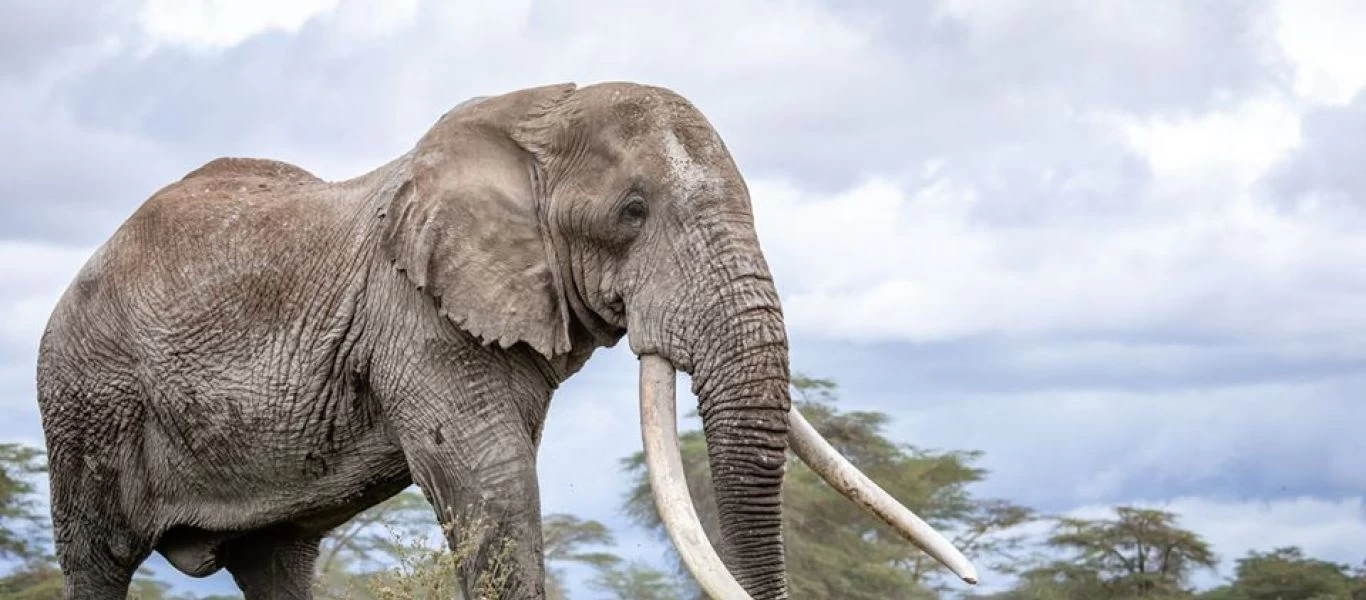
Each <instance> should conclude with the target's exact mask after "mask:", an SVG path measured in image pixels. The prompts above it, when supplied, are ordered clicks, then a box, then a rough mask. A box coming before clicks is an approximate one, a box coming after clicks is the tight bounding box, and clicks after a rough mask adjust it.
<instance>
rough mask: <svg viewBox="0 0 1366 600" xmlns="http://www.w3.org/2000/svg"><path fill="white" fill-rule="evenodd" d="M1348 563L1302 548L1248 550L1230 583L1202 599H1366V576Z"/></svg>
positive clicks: (1209, 592) (1240, 560) (1204, 595)
mask: <svg viewBox="0 0 1366 600" xmlns="http://www.w3.org/2000/svg"><path fill="white" fill-rule="evenodd" d="M1362 575H1363V574H1361V573H1353V572H1352V571H1351V569H1349V568H1348V566H1347V565H1343V564H1338V563H1333V562H1329V561H1326V560H1319V559H1316V558H1310V557H1307V556H1305V555H1304V552H1303V551H1302V550H1300V548H1299V547H1296V546H1289V547H1284V548H1276V549H1274V550H1271V551H1270V552H1257V551H1251V552H1248V554H1247V556H1244V557H1243V558H1240V559H1238V566H1237V568H1236V569H1235V570H1234V577H1233V580H1232V581H1231V582H1229V584H1228V585H1225V586H1221V587H1218V588H1215V589H1213V590H1210V591H1208V592H1206V593H1204V594H1202V595H1201V596H1200V598H1201V599H1202V600H1330V599H1332V600H1349V599H1350V600H1366V577H1362Z"/></svg>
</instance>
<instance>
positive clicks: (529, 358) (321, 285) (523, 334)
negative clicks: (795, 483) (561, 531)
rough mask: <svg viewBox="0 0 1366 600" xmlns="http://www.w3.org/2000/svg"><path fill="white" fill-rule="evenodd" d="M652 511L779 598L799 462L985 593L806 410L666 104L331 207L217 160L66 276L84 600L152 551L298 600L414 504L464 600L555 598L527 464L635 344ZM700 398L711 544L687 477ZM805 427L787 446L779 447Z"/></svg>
mask: <svg viewBox="0 0 1366 600" xmlns="http://www.w3.org/2000/svg"><path fill="white" fill-rule="evenodd" d="M628 332H629V339H630V346H631V350H632V351H633V352H635V353H636V354H637V355H638V356H639V357H640V359H641V378H640V382H641V396H640V399H641V433H642V437H643V441H644V442H645V450H646V452H645V453H646V459H647V464H648V467H649V470H650V478H651V486H652V491H653V494H654V496H655V502H656V506H657V507H658V508H659V510H660V516H661V518H662V520H663V522H664V524H665V527H666V529H667V530H668V532H669V536H670V539H672V540H673V542H674V544H675V546H676V547H677V548H678V550H679V554H680V556H681V557H682V558H683V560H684V562H685V563H686V564H687V565H688V568H689V570H690V571H691V572H692V574H693V575H694V577H695V578H696V579H697V580H698V582H699V583H700V585H701V586H702V588H703V590H704V591H705V592H706V593H707V594H709V595H711V596H713V597H715V598H718V599H720V600H746V599H748V598H758V599H770V598H786V597H787V582H786V573H785V568H784V549H783V541H782V525H781V524H782V514H781V513H782V509H781V505H780V502H779V491H780V488H781V486H782V480H783V472H784V465H785V456H786V451H787V450H788V448H789V442H790V443H791V448H792V449H793V450H794V451H795V453H796V454H797V456H798V457H800V458H801V459H802V460H803V461H805V462H806V463H807V464H808V465H811V466H812V468H813V469H814V470H815V471H816V472H817V473H819V474H820V475H821V476H822V477H823V478H824V479H825V480H826V481H828V482H830V483H831V485H833V486H834V487H835V489H837V490H839V491H840V492H841V493H843V494H844V495H846V496H848V497H849V498H850V499H852V500H853V501H854V502H856V503H858V504H860V505H861V506H863V507H864V508H866V509H868V510H869V511H871V512H873V513H874V514H876V515H878V516H879V517H880V518H882V519H883V520H885V521H886V522H888V523H889V524H891V525H892V526H893V527H894V528H895V529H896V530H897V531H900V532H901V533H902V534H903V535H904V536H905V537H906V538H907V539H908V540H910V541H911V542H913V543H915V544H917V545H918V546H920V547H921V548H922V549H924V550H925V551H926V552H927V553H929V554H930V555H931V556H933V557H934V558H935V559H936V560H939V561H940V562H942V563H944V564H945V565H946V566H948V567H949V568H950V570H952V571H953V572H954V573H956V574H958V575H959V576H960V577H962V578H963V579H964V580H965V581H967V582H969V583H975V582H976V577H977V575H976V572H975V571H974V570H973V567H972V565H971V563H969V562H968V560H967V559H966V558H965V557H963V555H962V553H961V552H959V551H958V550H957V549H955V548H954V547H953V546H952V545H951V544H950V543H949V542H948V541H947V540H946V539H944V538H943V536H942V535H940V534H938V533H937V532H935V531H934V530H933V529H932V528H930V527H929V526H928V525H927V524H926V523H925V522H924V521H923V520H921V519H920V518H919V517H916V516H915V515H914V514H913V513H912V512H911V511H910V510H909V509H907V508H906V507H904V506H902V505H901V504H900V503H898V502H897V501H896V500H895V499H893V498H892V497H891V496H889V495H887V494H886V492H885V491H883V490H881V489H880V488H878V487H877V485H876V484H875V483H874V482H872V481H871V480H869V479H868V478H867V477H866V476H864V475H863V474H862V473H860V472H859V471H858V469H857V468H855V467H854V466H853V465H851V464H849V463H848V461H847V460H845V459H844V458H843V457H841V456H839V454H838V452H836V451H835V450H834V448H833V447H831V446H830V445H829V444H828V443H827V442H826V441H825V440H824V439H822V438H821V436H820V434H819V433H817V432H816V431H815V430H814V429H812V428H811V426H810V425H809V424H808V423H807V422H806V421H805V419H804V418H802V417H801V415H800V414H799V413H798V412H796V411H795V410H793V409H792V406H791V402H790V400H789V397H788V393H789V390H788V385H789V373H788V348H787V335H786V331H785V328H784V325H783V317H782V310H781V308H780V306H779V302H778V295H777V292H776V291H775V288H774V285H773V280H772V278H771V277H770V275H769V269H768V266H767V264H766V263H765V261H764V257H763V253H762V252H761V251H760V249H759V242H758V238H757V236H756V235H755V232H754V219H753V215H752V213H751V209H750V201H749V192H748V190H747V189H746V187H745V183H744V180H743V179H742V178H741V177H740V173H739V171H738V170H737V169H736V166H735V163H734V161H732V159H731V157H730V154H729V153H728V152H727V150H726V148H725V145H724V144H723V143H722V142H721V139H720V138H719V137H718V136H717V135H716V132H715V131H713V129H712V127H711V125H709V124H708V123H707V121H706V119H705V118H704V117H703V116H702V115H701V113H699V112H698V111H697V109H696V108H695V107H693V106H692V105H691V104H690V103H688V101H686V100H685V99H683V98H681V97H679V96H678V95H677V94H675V93H673V92H670V91H669V90H666V89H662V88H658V87H651V86H644V85H637V84H630V83H605V84H599V85H593V86H588V87H584V88H576V87H575V86H574V85H572V84H564V85H552V86H545V87H539V88H532V89H526V90H521V91H517V92H512V93H508V94H504V95H501V96H495V97H488V98H477V99H474V100H471V101H467V102H465V103H463V104H460V105H459V106H457V107H455V108H454V109H452V110H451V111H450V112H448V113H446V115H444V116H443V117H442V118H441V119H440V120H439V121H437V123H436V124H435V125H433V126H432V128H431V129H430V130H429V131H428V132H427V133H426V135H424V136H423V137H422V138H421V139H420V140H419V141H418V142H417V144H416V145H415V146H414V147H413V149H412V150H411V151H409V152H408V153H406V154H404V155H403V156H400V157H398V158H397V159H395V160H393V161H392V162H390V163H389V164H386V165H384V166H382V167H379V168H378V169H376V170H374V171H372V172H370V173H367V174H365V175H362V176H360V177H357V178H355V179H351V180H347V181H340V182H325V181H322V180H321V179H318V178H317V177H315V176H313V175H311V174H309V173H308V172H307V171H304V170H303V169H301V168H299V167H296V166H293V165H289V164H285V163H281V162H277V161H271V160H261V159H246V158H224V159H218V160H214V161H211V162H209V163H208V164H206V165H204V166H203V167H200V168H199V169H196V170H195V171H193V172H191V173H190V174H189V175H186V176H185V177H184V178H183V179H181V180H180V181H178V182H176V183H173V184H171V185H169V186H167V187H165V188H163V189H162V190H160V191H158V192H157V193H156V194H154V195H153V196H152V197H151V198H150V199H148V200H147V201H146V202H145V203H144V204H143V205H142V206H141V207H139V208H138V210H137V211H136V212H135V213H134V214H133V215H132V216H131V217H129V219H128V220H127V221H126V222H124V224H123V225H122V226H121V227H120V228H119V229H118V230H117V231H116V232H115V233H114V234H113V236H112V237H111V238H110V239H109V240H108V241H107V242H105V244H104V245H103V246H101V247H100V248H99V249H98V250H97V251H96V252H95V254H94V256H92V257H91V258H90V260H89V262H88V263H87V264H86V265H85V267H84V268H82V269H81V271H80V273H79V274H77V276H76V279H75V281H74V282H72V284H71V286H70V287H69V288H68V289H67V291H66V293H65V294H64V295H63V297H62V299H61V300H60V301H59V302H58V304H57V307H56V308H55V309H54V311H53V314H52V317H51V319H50V321H49V323H48V327H47V330H46V331H45V332H44V334H43V339H42V343H41V345H40V348H39V356H38V402H39V405H40V408H41V413H42V418H43V428H44V431H45V434H46V437H47V447H48V453H49V462H50V477H51V489H52V520H53V526H54V529H55V541H56V546H57V554H58V558H59V559H60V561H61V566H62V572H63V574H64V582H65V586H66V587H65V589H64V592H63V593H64V598H66V599H67V600H75V599H81V600H105V599H114V598H123V597H125V595H126V594H127V592H128V587H129V583H130V580H131V578H132V575H133V573H134V571H135V570H136V569H137V567H138V565H140V564H141V563H142V561H143V560H145V559H146V558H147V557H148V556H149V555H150V554H151V553H152V552H154V551H155V552H160V553H161V554H162V555H163V556H165V557H166V559H167V560H168V561H169V562H170V563H171V564H172V565H175V567H176V568H177V569H180V570H181V571H183V572H185V573H187V574H189V575H192V576H199V577H202V576H207V575H209V574H212V573H215V572H217V571H218V570H220V569H227V570H228V572H229V573H231V574H232V577H233V579H234V580H235V581H236V582H237V584H238V586H239V587H241V588H242V590H243V592H244V593H245V595H246V597H247V598H248V600H257V599H264V598H270V599H274V598H309V597H310V596H311V593H310V585H309V584H310V580H311V577H312V574H313V562H314V559H315V558H316V556H317V554H318V544H319V541H320V540H321V538H322V537H323V536H324V535H326V533H327V532H328V531H329V530H331V529H332V528H334V527H336V526H338V525H340V524H342V523H344V522H345V521H346V520H348V519H350V518H351V517H352V516H354V515H355V514H356V513H359V512H360V511H362V510H364V509H366V508H368V507H370V506H373V505H375V504H377V503H379V502H381V501H383V500H384V499H386V498H388V497H390V496H392V495H394V494H395V493H397V492H399V491H400V490H402V489H403V488H405V487H407V486H409V485H410V484H412V483H416V484H417V485H418V486H419V487H421V489H422V491H423V493H424V494H426V496H427V499H428V500H430V501H431V503H432V506H433V507H435V509H436V513H437V518H438V520H439V521H440V522H441V524H442V527H443V529H445V530H446V532H447V538H448V542H449V543H450V544H451V545H452V547H454V548H460V549H461V550H462V551H463V552H467V553H465V554H463V561H462V562H461V564H460V575H461V579H462V582H463V585H464V587H465V591H466V597H470V598H533V599H535V598H543V597H544V596H545V590H544V572H545V571H544V565H543V557H542V541H541V530H540V504H539V502H540V500H539V497H540V493H539V490H538V488H537V481H536V451H537V447H538V446H539V444H540V437H541V429H542V425H544V423H545V416H546V408H547V406H548V404H549V402H550V397H551V394H552V393H553V391H554V390H555V388H556V387H557V386H558V385H559V384H560V383H561V382H563V381H564V380H565V379H566V378H567V377H569V376H570V375H572V374H573V373H575V372H576V371H578V370H579V369H580V368H581V367H582V366H583V364H584V362H585V361H587V360H588V358H589V357H590V356H591V355H592V353H593V351H594V350H595V349H597V348H601V347H604V346H611V345H614V344H616V343H617V342H618V341H620V339H621V337H622V336H624V335H628ZM675 370H683V371H685V372H687V373H690V374H691V375H692V381H693V391H694V392H695V393H696V394H697V397H698V402H699V405H698V411H699V413H700V414H701V416H702V423H703V428H704V430H705V432H706V440H707V447H708V453H709V461H710V466H711V473H712V481H711V484H712V486H713V488H714V489H715V494H714V495H715V498H716V501H717V505H718V509H719V516H720V530H721V540H720V542H721V543H720V544H719V546H720V547H719V548H713V547H712V545H711V544H710V543H709V541H708V539H707V536H706V534H704V533H703V530H702V527H701V524H700V523H698V521H697V514H696V511H695V510H694V508H693V507H692V504H691V499H690V498H689V497H688V494H687V488H686V484H685V482H684V481H683V480H682V466H681V464H680V462H679V460H680V457H679V453H678V448H677V430H676V420H675V417H674V413H673V405H674V395H673V394H674V390H673V385H674V378H675ZM789 426H790V427H789Z"/></svg>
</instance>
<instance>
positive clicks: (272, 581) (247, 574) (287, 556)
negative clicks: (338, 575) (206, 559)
mask: <svg viewBox="0 0 1366 600" xmlns="http://www.w3.org/2000/svg"><path fill="white" fill-rule="evenodd" d="M321 542H322V536H321V535H319V534H313V533H310V534H292V533H280V532H276V531H270V532H262V533H259V534H253V535H250V536H247V537H244V538H240V539H237V540H233V541H232V542H229V543H228V544H227V545H226V546H225V547H224V548H223V551H222V553H223V554H222V560H223V565H224V566H225V567H226V568H227V569H228V573H231V574H232V579H233V581H236V582H237V587H239V588H241V589H242V594H243V595H244V596H245V597H246V600H312V598H313V588H312V585H313V564H314V561H315V560H316V559H317V558H318V544H319V543H321Z"/></svg>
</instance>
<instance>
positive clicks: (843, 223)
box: [751, 179, 1366, 341]
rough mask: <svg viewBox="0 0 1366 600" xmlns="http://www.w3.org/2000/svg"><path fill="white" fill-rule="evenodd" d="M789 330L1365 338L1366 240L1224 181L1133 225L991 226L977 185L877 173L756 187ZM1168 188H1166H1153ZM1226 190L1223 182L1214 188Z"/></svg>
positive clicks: (921, 336)
mask: <svg viewBox="0 0 1366 600" xmlns="http://www.w3.org/2000/svg"><path fill="white" fill-rule="evenodd" d="M751 187H752V195H753V196H754V204H755V211H756V215H757V219H758V226H759V230H760V235H761V240H762V242H763V244H764V247H765V249H766V252H767V253H768V254H769V256H770V262H771V263H772V264H773V265H774V269H775V271H776V275H777V276H778V281H779V282H780V283H779V285H780V286H781V289H782V291H783V292H784V295H785V304H786V306H787V309H788V313H789V314H790V323H791V325H792V326H793V327H794V328H795V329H797V330H798V331H801V332H803V333H806V334H811V335H819V336H824V337H828V338H832V339H846V340H894V339H904V340H912V341H932V340H944V339H954V338H963V337H969V336H976V335H982V334H987V335H1007V336H1017V335H1045V336H1049V335H1064V334H1091V335H1113V334H1133V333H1136V332H1140V331H1163V330H1172V329H1173V328H1185V329H1187V330H1188V331H1189V332H1191V333H1204V334H1209V333H1215V334H1222V335H1233V336H1236V337H1242V338H1266V337H1268V336H1290V337H1302V336H1309V335H1319V334H1335V333H1336V334H1341V335H1352V336H1354V338H1353V339H1361V338H1360V336H1356V335H1355V334H1351V333H1350V332H1351V331H1362V330H1363V329H1364V328H1366V315H1360V314H1358V315H1356V316H1354V315H1352V314H1349V313H1346V312H1344V311H1342V310H1340V309H1339V308H1337V307H1338V306H1339V305H1340V304H1342V303H1350V302H1361V301H1366V298H1362V295H1363V293H1366V292H1363V291H1362V290H1360V289H1356V288H1355V287H1354V286H1351V285H1348V284H1345V283H1344V281H1343V279H1342V278H1343V277H1350V273H1352V270H1353V268H1354V267H1353V266H1352V265H1354V264H1359V262H1358V261H1359V260H1361V259H1362V257H1363V256H1366V240H1362V239H1361V238H1360V237H1359V236H1355V235H1354V234H1352V233H1350V231H1347V230H1342V229H1340V228H1337V227H1336V226H1335V225H1334V223H1333V222H1332V221H1331V220H1328V219H1322V220H1320V219H1315V218H1308V217H1305V216H1303V215H1286V214H1284V213H1282V212H1280V211H1279V210H1278V209H1277V208H1276V207H1275V206H1274V205H1271V204H1270V203H1267V202H1264V201H1259V200H1257V199H1256V198H1254V197H1251V196H1249V195H1247V194H1246V193H1245V194H1242V195H1240V194H1239V193H1238V191H1237V190H1236V189H1230V187H1229V186H1217V187H1215V188H1214V189H1213V190H1210V191H1211V194H1210V195H1208V196H1202V195H1185V196H1181V197H1178V198H1167V197H1162V196H1160V195H1159V196H1156V197H1151V196H1150V197H1140V198H1137V199H1136V204H1135V205H1133V206H1131V207H1129V211H1128V213H1127V214H1128V217H1129V218H1126V219H1115V220H1112V221H1109V222H1107V223H1096V222H1093V221H1089V220H1088V219H1086V218H1085V217H1084V215H1067V214H1061V215H1058V218H1057V219H1052V220H1044V221H1043V222H1041V223H1039V224H1037V225H1033V226H1018V227H1000V228H987V227H983V226H981V224H980V223H978V222H977V221H976V220H975V219H974V217H973V210H974V206H975V204H977V203H979V202H981V195H980V193H979V192H978V190H977V189H976V185H975V184H974V183H973V182H971V181H955V180H952V179H936V180H933V181H930V182H927V183H924V184H921V185H918V186H914V185H908V186H907V188H910V189H909V190H907V189H901V188H898V187H897V186H893V185H890V184H888V183H887V182H885V181H877V180H874V181H870V182H868V183H866V184H864V185H862V186H860V187H858V188H855V189H852V190H849V191H847V192H845V193H840V194H835V195H832V196H828V197H820V196H816V197H813V195H811V194H803V193H800V192H798V191H796V190H795V189H794V188H793V187H792V186H791V185H788V184H784V183H774V182H768V181H763V180H758V181H754V182H753V183H752V186H751ZM1156 187H1157V189H1158V190H1161V186H1160V185H1158V186H1156ZM1219 192H1223V194H1220V193H1219Z"/></svg>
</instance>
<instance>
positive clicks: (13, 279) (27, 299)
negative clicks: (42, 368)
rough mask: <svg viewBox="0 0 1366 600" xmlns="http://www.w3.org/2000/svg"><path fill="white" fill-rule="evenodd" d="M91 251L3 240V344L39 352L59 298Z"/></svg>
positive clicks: (0, 259)
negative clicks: (40, 338) (4, 266)
mask: <svg viewBox="0 0 1366 600" xmlns="http://www.w3.org/2000/svg"><path fill="white" fill-rule="evenodd" d="M91 252H92V249H90V248H66V247H61V246H55V245H52V244H44V243H34V242H17V241H10V240H2V239H0V264H3V265H6V268H5V269H4V270H0V347H3V348H6V349H13V348H24V349H25V350H26V351H27V352H36V351H37V349H38V338H39V337H40V336H41V335H42V333H43V328H44V327H45V326H46V325H47V319H48V315H50V314H51V312H52V308H53V306H54V305H56V303H57V298H58V297H59V296H61V294H62V291H63V290H65V289H66V286H67V285H68V284H69V283H70V282H71V280H72V279H73V278H74V277H75V274H76V271H77V270H78V269H79V268H80V266H81V265H82V264H84V263H85V261H86V259H87V258H89V256H90V253H91Z"/></svg>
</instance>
